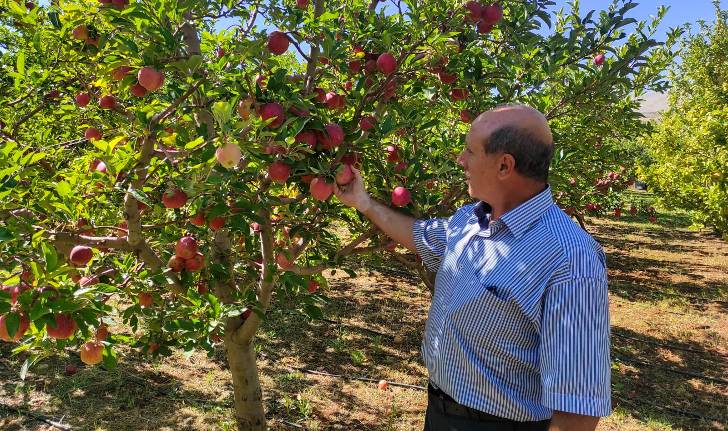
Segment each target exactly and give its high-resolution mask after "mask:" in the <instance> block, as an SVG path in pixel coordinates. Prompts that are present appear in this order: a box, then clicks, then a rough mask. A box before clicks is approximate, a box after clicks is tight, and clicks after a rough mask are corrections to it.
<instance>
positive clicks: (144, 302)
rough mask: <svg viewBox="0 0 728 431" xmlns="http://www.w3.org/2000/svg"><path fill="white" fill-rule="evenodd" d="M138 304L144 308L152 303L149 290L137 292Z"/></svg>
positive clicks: (152, 299) (152, 298)
mask: <svg viewBox="0 0 728 431" xmlns="http://www.w3.org/2000/svg"><path fill="white" fill-rule="evenodd" d="M137 299H138V301H139V305H140V306H141V307H144V308H149V307H151V306H152V304H154V297H153V296H152V294H151V293H149V292H139V295H138V296H137Z"/></svg>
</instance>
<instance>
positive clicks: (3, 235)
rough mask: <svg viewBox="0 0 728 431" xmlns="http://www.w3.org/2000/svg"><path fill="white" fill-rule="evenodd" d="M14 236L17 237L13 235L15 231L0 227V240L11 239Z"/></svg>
mask: <svg viewBox="0 0 728 431" xmlns="http://www.w3.org/2000/svg"><path fill="white" fill-rule="evenodd" d="M13 238H15V237H14V236H13V233H12V232H11V231H10V229H8V228H5V227H0V241H9V240H11V239H13Z"/></svg>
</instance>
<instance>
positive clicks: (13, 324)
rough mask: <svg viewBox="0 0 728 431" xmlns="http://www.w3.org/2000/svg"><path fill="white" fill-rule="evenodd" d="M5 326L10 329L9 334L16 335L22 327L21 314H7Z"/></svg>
mask: <svg viewBox="0 0 728 431" xmlns="http://www.w3.org/2000/svg"><path fill="white" fill-rule="evenodd" d="M5 326H6V327H7V329H8V335H10V337H11V338H12V337H14V336H15V334H16V333H17V332H18V328H20V314H18V313H10V314H6V315H5Z"/></svg>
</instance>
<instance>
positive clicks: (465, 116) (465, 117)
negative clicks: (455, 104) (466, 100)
mask: <svg viewBox="0 0 728 431" xmlns="http://www.w3.org/2000/svg"><path fill="white" fill-rule="evenodd" d="M460 121H462V122H463V123H468V124H470V123H472V122H473V114H471V113H470V111H468V110H467V109H463V110H462V111H460Z"/></svg>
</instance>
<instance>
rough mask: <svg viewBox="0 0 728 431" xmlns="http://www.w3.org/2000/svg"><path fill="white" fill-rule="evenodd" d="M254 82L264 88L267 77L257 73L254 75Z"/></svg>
mask: <svg viewBox="0 0 728 431" xmlns="http://www.w3.org/2000/svg"><path fill="white" fill-rule="evenodd" d="M255 83H256V84H257V85H258V87H260V88H265V86H266V85H267V84H268V77H266V76H265V75H262V74H261V75H258V76H256V77H255Z"/></svg>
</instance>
